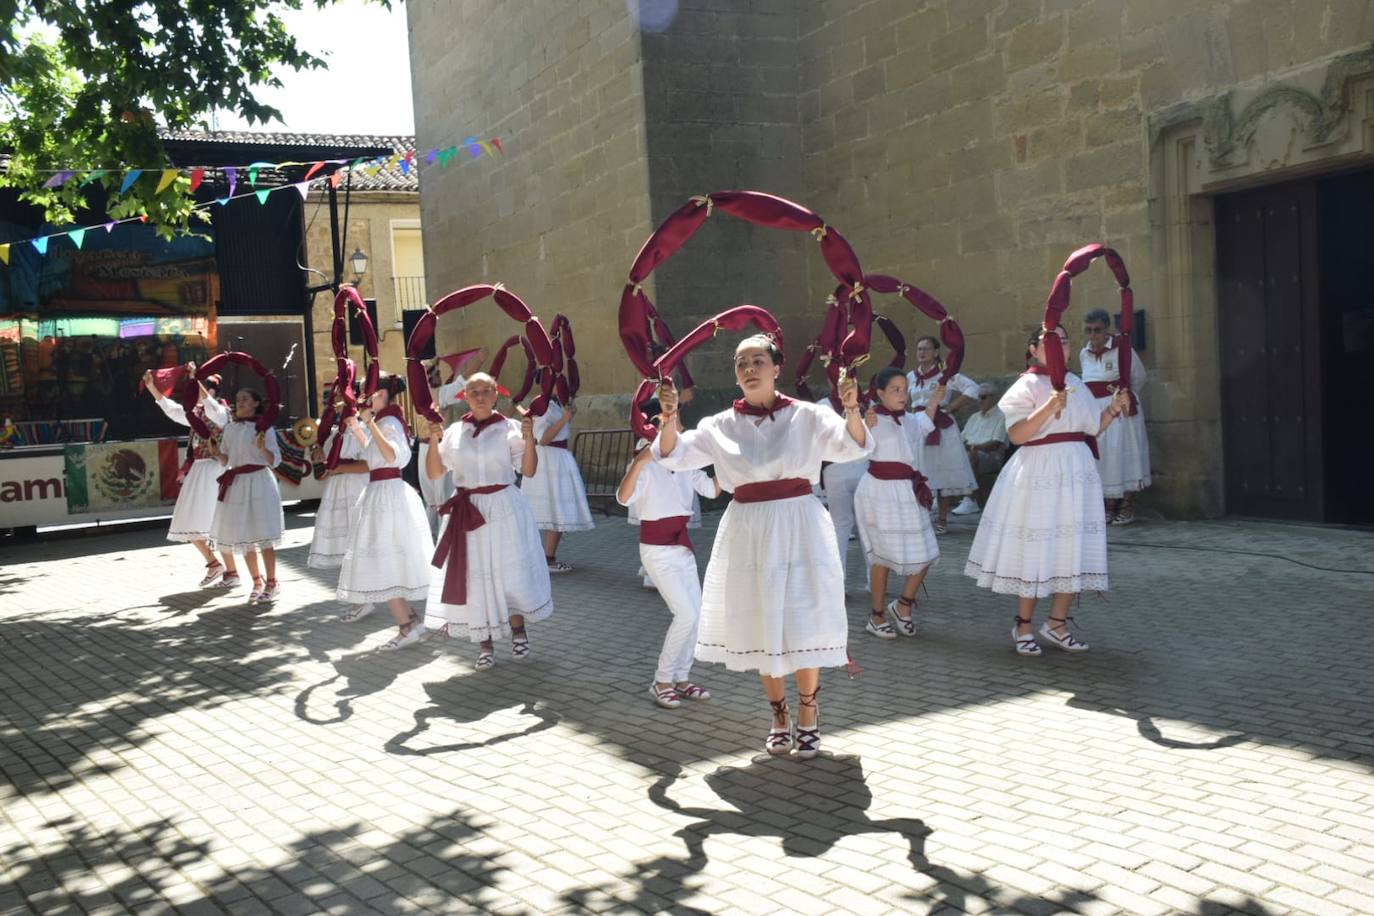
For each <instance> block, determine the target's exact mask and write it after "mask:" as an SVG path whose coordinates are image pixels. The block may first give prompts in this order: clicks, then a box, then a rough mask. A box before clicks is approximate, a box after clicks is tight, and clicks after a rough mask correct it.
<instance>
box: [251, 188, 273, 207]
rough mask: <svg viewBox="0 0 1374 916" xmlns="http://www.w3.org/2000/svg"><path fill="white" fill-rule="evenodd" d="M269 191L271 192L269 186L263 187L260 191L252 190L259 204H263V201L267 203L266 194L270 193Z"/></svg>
mask: <svg viewBox="0 0 1374 916" xmlns="http://www.w3.org/2000/svg"><path fill="white" fill-rule="evenodd" d="M271 193H272V189H271V188H263V189H262V190H260V191H254V192H253V194H254V195H256V196H257V198H258V203H260V204H265V203H267V195H268V194H271Z"/></svg>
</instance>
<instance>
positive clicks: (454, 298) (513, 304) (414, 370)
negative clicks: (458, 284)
mask: <svg viewBox="0 0 1374 916" xmlns="http://www.w3.org/2000/svg"><path fill="white" fill-rule="evenodd" d="M488 296H490V297H491V298H492V299H493V300H495V302H496V304H497V305H498V306H500V307H501V311H503V312H505V313H506V314H507V315H509V316H510V317H511V318H512V319H513V320H514V321H517V322H519V323H521V324H523V325H524V326H525V337H526V338H527V339H528V340H529V343H530V347H531V348H532V349H533V351H534V355H535V361H536V362H537V364H538V366H539V368H541V369H542V368H544V367H545V366H549V365H550V364H551V363H552V362H553V343H552V342H551V341H550V340H549V335H548V333H547V332H546V331H545V330H544V325H543V324H542V323H540V321H539V319H538V318H537V317H535V315H534V313H533V312H531V311H530V307H529V306H528V305H526V304H525V303H524V302H523V301H522V300H521V299H520V297H519V296H517V295H515V294H514V293H512V292H511V291H510V290H508V289H506V288H505V287H504V286H502V285H501V284H500V283H496V284H490V283H479V284H476V285H475V286H465V287H463V288H462V289H459V290H454V291H453V292H451V293H449V294H448V295H447V296H444V297H443V298H442V299H440V300H439V301H438V302H436V303H434V305H433V306H432V307H430V308H427V309H425V313H424V314H423V315H421V316H420V320H419V321H417V322H416V323H415V327H414V329H412V330H411V332H410V340H408V341H407V342H406V362H407V366H406V375H407V378H408V380H409V382H410V391H411V397H412V398H413V400H414V403H415V411H416V412H417V413H419V414H420V415H421V416H423V417H425V418H426V419H427V420H429V421H431V422H433V423H443V422H444V419H443V416H442V415H441V414H440V413H439V411H438V410H436V409H435V407H434V398H433V397H432V396H431V395H430V393H429V379H428V376H427V373H426V372H425V367H424V366H423V365H422V364H421V361H420V354H421V353H422V352H423V351H424V349H425V347H426V346H427V345H428V344H429V342H430V341H431V340H433V339H434V328H435V325H436V324H437V323H438V321H439V316H440V315H442V314H444V313H445V312H451V311H454V310H455V309H461V308H467V307H468V306H469V305H472V304H473V303H474V302H479V301H481V300H482V299H485V298H487V297H488ZM541 381H542V382H543V388H542V391H541V393H540V395H539V396H538V397H537V398H535V399H534V403H532V404H531V405H530V413H532V414H534V415H535V416H542V415H543V413H544V411H545V410H547V409H548V406H549V398H550V397H552V395H553V373H551V372H550V373H544V378H543V379H542V380H541Z"/></svg>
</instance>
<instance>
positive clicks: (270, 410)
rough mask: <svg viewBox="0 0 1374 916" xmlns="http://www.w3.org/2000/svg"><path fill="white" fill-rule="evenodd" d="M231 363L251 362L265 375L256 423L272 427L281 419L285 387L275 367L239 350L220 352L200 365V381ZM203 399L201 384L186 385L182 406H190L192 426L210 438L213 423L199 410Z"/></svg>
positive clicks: (262, 429)
mask: <svg viewBox="0 0 1374 916" xmlns="http://www.w3.org/2000/svg"><path fill="white" fill-rule="evenodd" d="M227 363H235V364H237V365H240V366H247V367H248V368H249V369H251V370H252V371H253V373H254V374H255V375H257V377H258V378H260V379H262V387H263V405H262V413H261V414H259V415H258V419H257V423H255V424H254V426H255V427H256V428H257V431H258V432H260V433H261V432H266V431H267V430H269V429H271V428H272V426H273V425H274V424H275V423H276V422H277V413H278V412H279V411H280V410H281V403H280V402H281V387H280V386H279V385H278V384H277V377H276V376H275V375H273V374H272V371H271V370H270V369H268V368H267V367H266V366H264V365H263V364H262V363H260V362H258V361H257V360H256V359H254V358H253V357H252V356H250V355H248V354H247V353H241V352H239V351H237V350H235V351H231V352H229V353H217V354H216V355H214V356H212V357H210V358H209V359H208V360H206V361H205V363H204V364H202V365H200V366H198V367H196V375H195V380H196V382H197V383H199V382H203V381H205V380H206V379H207V378H209V377H210V376H212V375H215V374H217V373H218V372H219V371H220V370H221V369H222V368H223V367H224V366H225V364H227ZM199 400H200V385H199V384H193V385H185V386H183V388H182V391H181V406H182V407H184V408H185V409H186V419H187V420H188V421H189V422H190V424H191V429H193V430H194V431H195V433H196V435H198V436H200V437H201V438H202V439H209V438H210V437H211V436H212V435H213V433H212V432H211V431H210V427H209V426H207V425H206V423H205V421H204V420H203V419H201V418H200V417H199V416H197V414H196V409H195V408H196V404H197V402H198V401H199Z"/></svg>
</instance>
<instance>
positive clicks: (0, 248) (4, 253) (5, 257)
mask: <svg viewBox="0 0 1374 916" xmlns="http://www.w3.org/2000/svg"><path fill="white" fill-rule="evenodd" d="M0 262H3V263H5V264H8V263H9V262H10V246H9V243H5V244H4V245H0Z"/></svg>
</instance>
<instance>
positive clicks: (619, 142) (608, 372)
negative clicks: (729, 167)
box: [406, 0, 650, 393]
mask: <svg viewBox="0 0 1374 916" xmlns="http://www.w3.org/2000/svg"><path fill="white" fill-rule="evenodd" d="M406 9H407V12H408V15H409V17H410V49H411V62H412V75H413V81H414V90H415V91H414V97H415V123H416V146H417V147H418V148H420V149H427V148H429V147H431V146H435V145H441V144H447V143H451V142H453V140H454V138H461V137H464V136H467V135H469V134H481V135H484V136H497V137H500V138H501V139H502V141H503V142H504V145H505V147H506V155H505V156H504V157H496V158H486V157H484V158H482V159H478V160H473V161H466V162H455V163H454V164H452V165H450V166H449V167H448V168H446V169H440V170H437V171H430V172H427V173H425V174H424V176H423V180H422V182H421V189H420V193H421V201H422V208H423V212H424V226H425V262H426V264H427V265H428V275H427V277H428V288H429V298H430V300H431V301H433V300H435V299H437V298H438V297H439V296H440V295H442V294H444V293H446V292H450V291H452V290H454V289H457V288H460V287H463V286H468V285H471V284H474V283H484V282H497V281H500V282H503V283H505V284H506V286H507V287H509V288H510V289H511V290H512V291H513V292H515V293H516V294H518V295H519V296H520V297H521V298H523V299H524V300H525V301H526V302H527V303H528V304H529V306H530V308H531V309H533V310H534V312H535V313H536V314H538V315H539V316H540V317H541V318H543V319H544V321H545V323H546V324H547V323H548V322H549V321H550V320H552V318H553V316H554V315H555V314H556V313H558V312H563V313H565V314H567V315H568V316H569V317H570V319H571V320H572V322H573V325H574V327H575V330H576V335H577V340H578V345H579V363H580V364H581V366H580V368H582V377H583V380H584V387H585V388H586V389H587V390H588V392H589V393H592V392H595V391H608V390H623V389H625V388H626V387H628V386H630V385H631V384H632V383H633V377H632V372H631V369H630V367H629V365H628V364H627V363H626V362H625V360H624V359H623V353H621V352H620V344H619V338H618V336H617V335H616V307H617V302H618V298H619V295H620V288H621V284H622V283H623V282H624V276H625V272H626V271H627V270H628V268H629V265H630V262H631V260H632V259H633V257H634V253H635V251H636V250H637V249H638V247H639V245H640V244H641V243H642V242H643V240H644V238H645V237H646V236H647V235H648V233H649V230H650V210H649V201H648V196H647V189H648V166H647V162H646V157H645V153H646V148H645V134H644V99H643V92H642V84H641V70H640V36H639V33H638V31H637V29H635V28H634V27H633V26H632V23H631V20H630V18H629V15H628V13H627V11H626V5H625V3H624V0H585V2H582V0H579V2H577V3H568V2H565V0H530V2H521V3H506V2H499V0H465V2H461V3H460V2H442V0H431V2H424V3H409V4H407V5H406ZM516 330H518V328H517V327H516V325H515V324H514V323H512V322H511V321H510V320H509V319H507V318H506V317H505V316H504V314H503V313H501V312H500V311H499V309H497V308H496V307H495V306H494V305H492V304H491V303H490V301H488V302H486V303H485V304H481V305H477V306H474V307H472V308H470V309H465V310H463V311H462V312H461V313H457V314H452V315H448V316H445V317H444V318H443V320H442V321H441V323H440V329H439V345H440V347H441V348H442V349H448V350H452V349H458V348H459V347H460V346H473V345H479V344H486V345H488V346H490V347H491V348H492V349H493V350H494V349H495V348H496V346H498V345H499V344H500V342H501V341H502V340H503V339H504V338H505V337H507V336H509V335H510V334H512V333H514V332H515V331H516ZM584 353H585V355H583V354H584ZM513 366H514V368H516V369H518V368H519V360H518V359H516V360H514V361H513ZM512 375H514V373H512Z"/></svg>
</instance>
